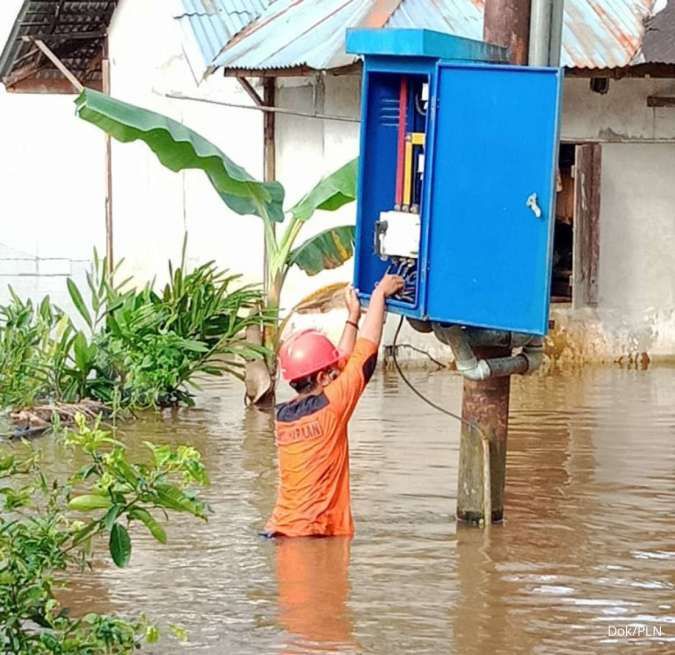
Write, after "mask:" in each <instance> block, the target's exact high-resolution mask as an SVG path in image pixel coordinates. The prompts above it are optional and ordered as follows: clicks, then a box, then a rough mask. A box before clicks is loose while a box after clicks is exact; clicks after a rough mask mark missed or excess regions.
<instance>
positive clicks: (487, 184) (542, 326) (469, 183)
mask: <svg viewBox="0 0 675 655" xmlns="http://www.w3.org/2000/svg"><path fill="white" fill-rule="evenodd" d="M347 51H348V52H351V53H355V54H361V55H363V56H364V67H363V87H362V100H361V102H362V106H361V153H360V160H359V181H358V198H357V226H356V247H355V272H354V276H355V280H354V284H355V286H356V288H358V289H359V291H360V293H361V294H362V296H363V297H364V298H365V299H367V298H368V297H369V296H370V293H371V292H372V289H373V287H374V285H375V284H376V282H377V281H378V280H379V279H380V278H381V277H382V275H383V274H384V273H385V272H390V273H397V274H400V275H402V276H403V277H404V278H405V281H406V286H405V289H404V290H403V291H402V292H401V294H400V295H399V296H397V297H396V298H392V299H390V300H389V302H388V308H389V310H390V311H393V312H395V313H399V314H403V315H405V316H408V317H410V318H416V319H419V320H425V321H438V322H442V323H456V324H461V325H470V326H477V327H486V328H493V329H498V330H508V331H516V332H526V333H531V334H539V335H543V334H545V333H546V332H547V328H548V311H549V298H550V280H551V266H552V250H553V227H554V219H555V216H554V213H553V212H554V199H555V181H556V171H557V153H558V122H559V113H560V90H561V82H562V75H561V71H560V69H557V68H532V67H525V66H512V65H507V64H503V63H500V62H503V61H504V59H505V54H506V53H505V51H504V50H503V49H502V48H499V47H496V46H492V45H489V44H486V43H481V42H478V41H471V40H468V39H462V38H458V37H453V36H450V35H447V34H442V33H439V32H432V31H428V30H417V29H378V30H373V29H355V30H349V31H348V33H347Z"/></svg>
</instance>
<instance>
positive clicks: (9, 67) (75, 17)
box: [0, 0, 119, 90]
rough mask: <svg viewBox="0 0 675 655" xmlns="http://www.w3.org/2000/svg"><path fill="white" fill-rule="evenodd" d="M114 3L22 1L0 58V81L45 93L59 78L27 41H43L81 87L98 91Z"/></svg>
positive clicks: (114, 0)
mask: <svg viewBox="0 0 675 655" xmlns="http://www.w3.org/2000/svg"><path fill="white" fill-rule="evenodd" d="M118 1H119V0H87V1H84V0H83V1H81V2H60V1H59V0H24V2H23V4H22V6H21V8H20V10H19V13H18V15H17V18H16V20H15V21H14V25H13V27H12V31H11V33H10V35H9V38H8V39H7V42H6V43H5V46H4V48H3V51H2V54H1V55H0V79H1V80H2V81H3V83H4V84H5V85H6V86H7V88H8V89H12V90H14V89H15V88H16V87H17V86H19V85H21V84H22V83H24V82H25V81H31V82H35V81H40V82H44V87H45V89H47V88H49V85H50V83H53V82H54V81H56V82H57V83H58V82H61V81H62V80H63V75H62V74H61V73H60V72H59V71H58V70H56V68H54V67H53V66H52V65H51V63H49V62H46V61H45V58H44V56H43V54H42V52H41V51H40V50H39V49H38V48H37V47H36V46H35V45H34V44H33V43H32V42H31V41H29V40H25V39H27V38H29V37H32V38H39V39H41V40H43V41H44V42H45V43H46V44H47V45H48V46H49V47H50V48H51V49H52V50H53V51H54V53H55V54H56V55H57V56H58V57H59V58H60V59H61V61H63V63H64V64H65V65H66V66H67V67H68V69H69V70H71V71H72V72H73V74H74V75H75V76H76V77H77V78H78V79H79V80H80V81H81V82H82V83H84V84H87V85H89V86H95V87H97V86H98V87H100V84H101V63H100V59H101V52H102V50H103V44H104V41H105V36H106V33H107V30H108V26H109V25H110V21H111V19H112V15H113V12H114V11H115V8H116V6H117V3H118Z"/></svg>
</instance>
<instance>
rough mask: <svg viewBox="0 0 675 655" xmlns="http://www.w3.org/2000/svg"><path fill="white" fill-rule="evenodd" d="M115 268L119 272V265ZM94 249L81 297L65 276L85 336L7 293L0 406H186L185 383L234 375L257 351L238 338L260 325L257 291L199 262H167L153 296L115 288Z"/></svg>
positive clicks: (1, 314) (54, 314) (45, 309)
mask: <svg viewBox="0 0 675 655" xmlns="http://www.w3.org/2000/svg"><path fill="white" fill-rule="evenodd" d="M118 268H119V266H118ZM117 272H118V269H116V270H115V271H113V272H112V273H108V272H107V263H106V261H105V259H103V260H100V259H99V258H98V256H97V255H96V253H94V268H93V271H92V273H89V274H88V275H87V286H88V293H87V294H85V293H83V292H82V291H81V290H80V289H79V288H78V287H77V285H76V284H75V283H74V282H73V281H72V280H68V291H69V293H70V297H71V299H72V301H73V304H74V306H75V307H76V309H77V312H78V314H79V317H80V319H81V322H83V323H84V325H85V326H86V328H85V330H79V329H78V328H77V327H76V326H75V324H74V323H73V322H72V321H71V320H70V319H69V318H68V317H67V316H65V315H64V313H63V312H62V311H61V310H60V309H58V308H57V307H55V306H54V305H52V303H51V302H50V300H49V298H48V297H47V298H45V299H44V300H43V301H42V302H41V303H40V305H39V306H37V307H35V306H33V304H32V303H31V302H30V301H25V302H24V301H22V300H21V299H20V298H19V297H18V296H16V294H14V293H13V292H12V299H11V303H10V304H9V305H7V306H5V307H0V405H2V406H4V407H30V406H33V405H36V404H40V403H42V404H44V403H76V402H79V401H81V400H83V399H85V398H91V399H94V400H98V401H101V402H104V403H106V404H108V405H111V404H114V403H117V404H118V405H119V406H122V407H165V406H170V405H176V404H179V403H187V404H192V395H191V393H190V392H189V390H188V386H193V387H194V386H196V378H197V377H199V376H203V375H217V376H220V375H224V374H229V375H234V376H235V377H238V378H240V379H242V378H243V367H244V363H245V362H246V361H249V360H252V359H256V358H261V357H263V356H264V355H265V353H266V352H267V351H266V350H265V349H264V348H261V347H260V346H256V345H254V344H250V343H248V342H247V341H246V338H245V331H246V329H247V328H248V327H250V326H260V325H264V324H265V323H267V322H268V319H267V317H266V316H265V315H264V314H262V313H261V312H260V311H259V310H258V309H257V308H258V307H259V305H260V302H261V300H262V294H261V293H260V291H259V290H258V289H257V288H256V287H255V286H251V285H241V284H239V276H237V275H231V274H229V273H228V272H227V271H223V270H219V269H217V268H216V267H215V265H214V264H213V263H207V264H204V265H202V266H199V267H197V268H195V269H194V270H192V271H186V270H185V245H184V247H183V257H182V261H181V265H180V266H179V267H178V268H176V269H175V270H174V269H173V268H172V267H171V265H170V266H169V273H170V279H169V282H168V283H167V284H166V286H165V287H164V289H162V290H161V292H159V293H158V292H156V291H155V289H154V287H153V285H146V286H145V287H144V288H143V289H141V290H139V291H137V290H134V289H127V286H128V281H124V282H122V283H115V282H114V280H115V273H117ZM85 295H87V296H88V300H87V301H85Z"/></svg>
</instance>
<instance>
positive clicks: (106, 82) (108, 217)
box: [101, 38, 115, 273]
mask: <svg viewBox="0 0 675 655" xmlns="http://www.w3.org/2000/svg"><path fill="white" fill-rule="evenodd" d="M101 71H102V74H103V93H105V94H106V95H110V59H109V58H108V39H107V38H106V40H105V43H104V46H103V60H102V61H101ZM105 184H106V195H105V256H106V261H107V262H108V272H109V273H112V271H113V269H114V268H115V264H114V259H113V254H114V253H113V178H112V139H111V138H110V135H109V134H106V137H105Z"/></svg>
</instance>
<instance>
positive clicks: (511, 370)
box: [434, 323, 544, 381]
mask: <svg viewBox="0 0 675 655" xmlns="http://www.w3.org/2000/svg"><path fill="white" fill-rule="evenodd" d="M488 332H495V334H497V333H496V331H488ZM434 333H435V334H436V336H437V337H438V339H439V340H440V341H442V342H443V343H445V344H447V345H448V346H450V348H451V349H452V354H453V355H454V357H455V363H456V365H457V370H458V371H459V372H460V373H461V374H462V375H463V376H464V377H465V378H467V379H468V380H474V381H480V380H487V379H488V378H493V377H504V376H507V375H514V374H518V373H520V374H525V373H531V372H532V371H535V370H536V369H537V368H539V366H541V362H542V359H543V355H544V341H543V338H542V337H532V336H529V335H527V336H528V341H527V343H525V344H524V345H523V351H522V352H521V353H519V354H517V355H512V356H511V357H494V358H489V359H478V358H477V357H476V355H475V353H474V352H473V348H472V345H471V331H470V330H467V329H464V328H462V327H461V326H459V325H450V326H447V325H440V324H437V323H435V324H434ZM486 336H487V335H486ZM518 336H519V337H520V338H523V337H524V336H525V335H518ZM492 343H493V344H494V342H492Z"/></svg>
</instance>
